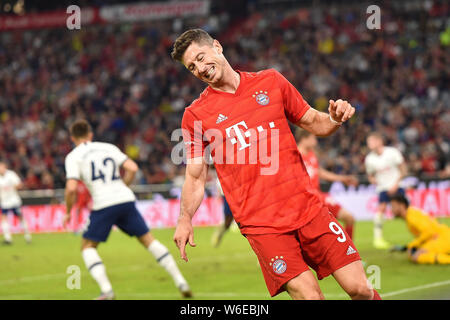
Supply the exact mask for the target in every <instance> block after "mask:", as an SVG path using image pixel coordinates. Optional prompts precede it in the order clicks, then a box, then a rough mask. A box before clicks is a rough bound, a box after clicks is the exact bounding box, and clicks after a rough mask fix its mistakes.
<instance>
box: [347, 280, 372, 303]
mask: <svg viewBox="0 0 450 320" xmlns="http://www.w3.org/2000/svg"><path fill="white" fill-rule="evenodd" d="M347 293H348V295H349V296H350V297H351V298H352V299H354V300H371V299H372V298H373V289H372V288H371V287H370V286H369V285H368V284H367V283H358V284H356V285H354V286H353V287H352V288H351V289H350V290H349V291H348V292H347Z"/></svg>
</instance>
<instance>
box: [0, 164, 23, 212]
mask: <svg viewBox="0 0 450 320" xmlns="http://www.w3.org/2000/svg"><path fill="white" fill-rule="evenodd" d="M19 184H20V178H19V176H18V175H17V174H16V173H15V172H14V171H12V170H6V172H5V174H4V175H3V176H2V175H0V206H1V207H2V208H3V209H13V208H18V207H20V206H21V205H22V200H21V199H20V196H19V193H18V192H17V189H16V187H17V186H18V185H19Z"/></svg>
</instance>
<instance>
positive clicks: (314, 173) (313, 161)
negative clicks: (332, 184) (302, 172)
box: [302, 150, 320, 191]
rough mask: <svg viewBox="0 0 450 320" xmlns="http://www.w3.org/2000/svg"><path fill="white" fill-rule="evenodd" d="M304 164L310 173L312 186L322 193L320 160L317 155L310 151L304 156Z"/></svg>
mask: <svg viewBox="0 0 450 320" xmlns="http://www.w3.org/2000/svg"><path fill="white" fill-rule="evenodd" d="M302 158H303V163H304V164H305V167H306V171H307V172H308V175H309V178H310V179H311V185H312V186H313V188H315V189H317V190H318V191H320V180H319V168H320V166H319V160H318V159H317V156H316V153H315V152H314V151H312V150H311V151H310V152H308V153H307V154H304V155H303V154H302Z"/></svg>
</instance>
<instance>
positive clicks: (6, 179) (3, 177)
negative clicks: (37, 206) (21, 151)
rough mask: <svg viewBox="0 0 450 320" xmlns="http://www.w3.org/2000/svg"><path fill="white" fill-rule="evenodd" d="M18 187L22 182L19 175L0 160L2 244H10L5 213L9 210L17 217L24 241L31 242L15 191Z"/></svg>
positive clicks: (10, 238)
mask: <svg viewBox="0 0 450 320" xmlns="http://www.w3.org/2000/svg"><path fill="white" fill-rule="evenodd" d="M20 188H22V182H21V180H20V178H19V176H18V175H17V174H16V173H15V172H14V171H12V170H8V166H7V165H6V163H5V162H3V161H0V208H1V213H2V230H3V237H4V242H3V243H4V244H12V236H11V232H10V229H9V223H8V220H7V214H8V213H9V212H12V213H13V214H14V215H15V216H16V217H17V218H19V220H20V222H21V224H22V228H23V231H24V237H25V241H26V242H27V243H30V242H31V235H30V233H29V231H28V226H27V222H26V220H25V218H24V217H23V215H22V211H21V206H22V199H21V198H20V196H19V193H18V192H17V190H18V189H20Z"/></svg>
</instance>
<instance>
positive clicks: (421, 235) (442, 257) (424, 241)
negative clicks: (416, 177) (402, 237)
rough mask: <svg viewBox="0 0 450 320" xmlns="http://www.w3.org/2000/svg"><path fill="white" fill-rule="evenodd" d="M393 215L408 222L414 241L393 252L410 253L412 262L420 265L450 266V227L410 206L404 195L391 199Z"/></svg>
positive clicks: (396, 248)
mask: <svg viewBox="0 0 450 320" xmlns="http://www.w3.org/2000/svg"><path fill="white" fill-rule="evenodd" d="M391 207H392V213H393V214H394V216H395V217H396V218H401V219H404V220H405V221H406V224H407V226H408V229H409V231H410V232H411V233H412V234H413V235H414V240H413V241H411V242H410V243H409V244H408V245H406V246H403V247H398V246H397V247H395V248H393V249H392V251H408V256H409V258H410V260H411V261H413V262H416V263H420V264H450V227H449V226H447V225H445V224H441V223H439V222H437V221H436V219H434V218H432V217H430V216H429V215H428V214H427V213H426V212H424V211H422V210H420V209H418V208H415V207H413V206H410V205H409V201H408V199H406V197H405V196H403V195H396V196H393V197H392V198H391Z"/></svg>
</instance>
